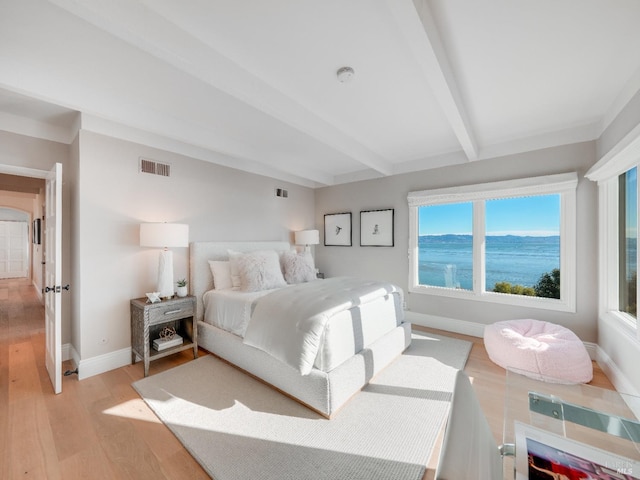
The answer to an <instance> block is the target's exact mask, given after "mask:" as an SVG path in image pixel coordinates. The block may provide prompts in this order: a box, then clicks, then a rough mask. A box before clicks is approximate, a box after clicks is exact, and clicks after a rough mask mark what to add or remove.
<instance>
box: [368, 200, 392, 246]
mask: <svg viewBox="0 0 640 480" xmlns="http://www.w3.org/2000/svg"><path fill="white" fill-rule="evenodd" d="M393 240H394V239H393V208H387V209H384V210H365V211H362V212H360V246H361V247H393Z"/></svg>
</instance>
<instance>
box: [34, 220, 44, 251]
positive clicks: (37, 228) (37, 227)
mask: <svg viewBox="0 0 640 480" xmlns="http://www.w3.org/2000/svg"><path fill="white" fill-rule="evenodd" d="M33 243H34V244H35V245H40V244H41V243H42V220H40V219H39V218H36V219H35V220H34V221H33Z"/></svg>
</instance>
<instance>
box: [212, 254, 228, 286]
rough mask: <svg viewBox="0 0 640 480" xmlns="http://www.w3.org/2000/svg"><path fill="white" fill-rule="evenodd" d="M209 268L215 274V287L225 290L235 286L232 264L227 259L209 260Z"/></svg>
mask: <svg viewBox="0 0 640 480" xmlns="http://www.w3.org/2000/svg"><path fill="white" fill-rule="evenodd" d="M209 268H211V275H213V288H214V289H215V290H225V289H227V288H231V287H233V284H232V283H231V265H230V264H229V262H228V261H225V260H209Z"/></svg>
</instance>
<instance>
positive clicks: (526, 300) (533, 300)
mask: <svg viewBox="0 0 640 480" xmlns="http://www.w3.org/2000/svg"><path fill="white" fill-rule="evenodd" d="M409 292H411V293H418V294H421V295H433V296H436V297H447V298H455V299H459V300H472V301H476V302H485V303H493V304H498V305H510V306H516V307H524V308H537V309H543V310H553V311H556V312H569V313H575V312H576V309H575V305H570V304H569V303H568V302H563V301H562V300H557V299H549V298H540V297H527V296H524V295H510V294H506V293H495V292H483V293H476V292H473V291H470V290H460V289H455V288H445V287H426V286H423V285H417V286H412V287H409Z"/></svg>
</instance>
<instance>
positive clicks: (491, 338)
mask: <svg viewBox="0 0 640 480" xmlns="http://www.w3.org/2000/svg"><path fill="white" fill-rule="evenodd" d="M484 345H485V348H486V349H487V353H488V354H489V358H490V359H491V361H492V362H494V363H496V364H498V365H500V366H501V367H503V368H505V369H507V370H511V371H514V372H517V373H520V374H522V375H526V376H527V377H531V378H534V379H536V380H544V381H546V382H552V383H567V384H571V383H587V382H590V381H591V379H592V378H593V365H592V363H591V358H590V357H589V353H587V349H586V348H585V347H584V344H583V343H582V341H581V340H580V339H579V338H578V336H577V335H576V334H575V333H573V332H572V331H571V330H569V329H568V328H565V327H563V326H561V325H556V324H554V323H549V322H543V321H540V320H532V319H525V320H505V321H503V322H496V323H494V324H492V325H487V326H486V327H485V329H484Z"/></svg>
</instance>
